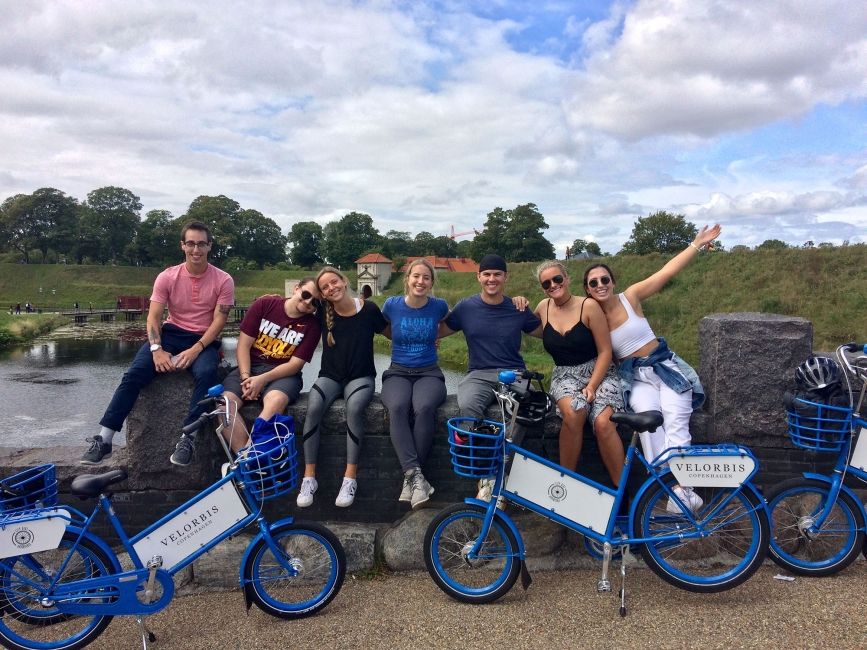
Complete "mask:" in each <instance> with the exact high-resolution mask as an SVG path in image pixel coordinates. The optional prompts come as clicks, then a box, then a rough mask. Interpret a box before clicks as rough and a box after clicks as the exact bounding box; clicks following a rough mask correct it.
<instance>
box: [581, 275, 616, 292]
mask: <svg viewBox="0 0 867 650" xmlns="http://www.w3.org/2000/svg"><path fill="white" fill-rule="evenodd" d="M600 282H601V283H602V284H603V285H605V286H606V287H607V286H608V285H609V284H611V278H610V277H608V276H607V275H603V276H602V277H601V278H593V279H592V280H590V281H589V282H588V283H587V286H589V287H590V288H591V289H595V288H596V287H598V286H599V283H600Z"/></svg>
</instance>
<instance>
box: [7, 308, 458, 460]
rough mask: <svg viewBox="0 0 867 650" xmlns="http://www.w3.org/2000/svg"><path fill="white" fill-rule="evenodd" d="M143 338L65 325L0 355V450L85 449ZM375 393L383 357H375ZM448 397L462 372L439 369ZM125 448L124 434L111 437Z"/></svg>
mask: <svg viewBox="0 0 867 650" xmlns="http://www.w3.org/2000/svg"><path fill="white" fill-rule="evenodd" d="M144 338H145V333H144V329H143V327H142V325H141V324H137V325H135V326H133V327H130V326H129V325H128V324H127V325H121V324H113V323H104V324H103V323H99V324H87V325H83V326H79V325H69V326H66V327H63V328H60V329H58V330H55V331H54V332H52V333H51V334H49V335H48V336H45V337H43V338H40V339H38V340H36V341H34V342H33V343H31V344H29V345H25V346H20V347H17V348H11V349H6V350H3V351H2V352H0V446H2V447H51V446H55V445H63V446H78V445H81V446H82V447H84V445H85V442H84V439H85V438H86V437H88V436H91V435H93V434H94V433H96V432H97V431H98V430H99V425H98V424H97V423H98V421H99V419H100V418H101V417H102V413H103V411H104V409H105V407H106V405H107V404H108V402H109V400H111V396H112V393H113V392H114V389H115V387H116V386H117V384H118V382H119V381H120V378H121V376H122V375H123V373H124V371H125V370H126V367H127V366H128V365H129V363H130V361H131V360H132V358H133V357H134V356H135V353H136V352H137V351H138V349H139V347H140V346H141V344H142V341H143V340H144ZM237 343H238V339H237V336H235V335H232V334H231V333H229V334H228V335H227V336H225V337H224V338H223V351H224V354H225V357H226V363H229V364H231V365H234V363H235V348H236V347H237ZM319 355H320V351H319V350H317V351H316V354H315V356H314V357H313V359H312V361H311V362H310V363H309V364H307V365H306V366H305V367H304V372H303V377H304V390H305V391H306V390H308V389H309V388H310V386H311V385H312V384H313V382H314V381H315V379H316V376H317V375H318V373H319ZM375 361H376V368H377V378H376V379H377V381H376V390H377V392H378V391H379V390H380V388H381V376H382V372H383V371H384V370H385V369H386V368H388V365H389V363H390V359H389V357H388V356H387V355H383V354H377V355H375ZM443 372H444V374H445V376H446V386H447V388H448V392H449V393H450V394H452V393H454V392H455V391H456V390H457V384H458V381H459V380H460V378H461V376H462V375H461V374H460V373H458V372H455V371H450V370H446V369H444V370H443ZM115 442H116V443H117V444H120V445H123V444H125V433H124V432H121V433H120V434H118V435H117V436H116V437H115Z"/></svg>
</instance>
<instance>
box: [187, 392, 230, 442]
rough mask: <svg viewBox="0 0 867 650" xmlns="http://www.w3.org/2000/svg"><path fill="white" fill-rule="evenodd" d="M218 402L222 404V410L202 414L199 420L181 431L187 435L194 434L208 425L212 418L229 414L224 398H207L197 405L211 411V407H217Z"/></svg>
mask: <svg viewBox="0 0 867 650" xmlns="http://www.w3.org/2000/svg"><path fill="white" fill-rule="evenodd" d="M218 402H219V403H220V405H221V408H217V409H214V410H213V411H206V412H205V413H202V414H201V415H200V416H199V417H198V419H196V420H195V421H193V422H190V423H189V424H188V425H187V426H185V427H183V428H181V431H183V432H184V433H185V434H190V433H193V432H195V431H198V430H199V429H201V428H202V426H203V425H204V424H205V423H207V422H208V421H209V420H210V419H211V418H212V417H214V416H217V415H225V414H227V409H226V407H225V403H226V402H225V400H224V399H223V398H222V396H216V397H206V398H205V399H203V400H201V401H199V402H198V403H197V405H198V406H204V407H206V408H208V409H210V408H211V407H213V406H215V405H216V404H217V403H218Z"/></svg>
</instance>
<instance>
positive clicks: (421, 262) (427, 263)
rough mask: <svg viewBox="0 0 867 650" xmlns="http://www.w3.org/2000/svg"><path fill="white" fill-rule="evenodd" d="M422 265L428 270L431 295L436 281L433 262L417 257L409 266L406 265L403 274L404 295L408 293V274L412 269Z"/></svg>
mask: <svg viewBox="0 0 867 650" xmlns="http://www.w3.org/2000/svg"><path fill="white" fill-rule="evenodd" d="M419 265H422V266H424V267H426V268H427V270H428V271H430V295H433V288H434V285H435V284H436V283H437V272H436V270H435V269H434V266H433V264H431V263H430V260H428V259H426V258H424V257H419V258H418V259H415V260H413V261H412V262H411V263H410V265H409V266H407V267H406V273H404V274H403V293H404V295H407V294H409V274H410V273H412V270H413V269H414V268H415V267H417V266H419Z"/></svg>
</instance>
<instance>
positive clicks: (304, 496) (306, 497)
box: [295, 476, 319, 508]
mask: <svg viewBox="0 0 867 650" xmlns="http://www.w3.org/2000/svg"><path fill="white" fill-rule="evenodd" d="M318 489H319V483H318V482H317V481H316V477H315V476H305V477H304V480H303V481H301V490H300V491H299V492H298V498H297V499H295V504H296V505H297V506H298V507H299V508H307V507H309V506H312V505H313V495H314V494H316V490H318Z"/></svg>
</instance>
